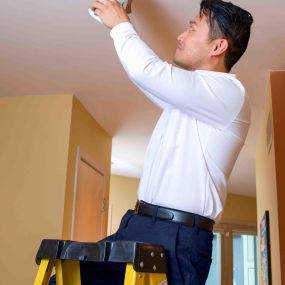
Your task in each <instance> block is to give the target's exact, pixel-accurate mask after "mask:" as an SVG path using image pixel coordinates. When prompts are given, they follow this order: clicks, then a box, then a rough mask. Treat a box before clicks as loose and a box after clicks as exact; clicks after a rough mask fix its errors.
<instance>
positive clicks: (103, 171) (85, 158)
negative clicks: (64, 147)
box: [70, 145, 108, 240]
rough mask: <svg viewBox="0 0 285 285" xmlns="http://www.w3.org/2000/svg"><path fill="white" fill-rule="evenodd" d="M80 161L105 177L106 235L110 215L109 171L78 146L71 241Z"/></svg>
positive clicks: (71, 232)
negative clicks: (107, 196) (108, 205)
mask: <svg viewBox="0 0 285 285" xmlns="http://www.w3.org/2000/svg"><path fill="white" fill-rule="evenodd" d="M80 161H83V162H85V163H86V164H88V165H89V166H90V167H92V168H93V169H94V170H96V171H98V172H99V173H100V174H101V175H102V176H103V201H102V207H104V209H105V215H104V220H103V227H104V232H105V234H106V229H107V215H108V207H107V199H106V193H107V189H106V188H107V183H106V178H107V171H106V169H105V168H104V167H103V165H101V164H100V163H99V162H98V161H96V160H95V159H94V158H93V157H92V156H91V155H90V154H88V153H87V152H86V151H84V150H82V148H81V147H80V145H77V147H76V161H75V175H74V185H73V198H72V200H73V201H72V215H71V228H70V237H71V240H73V239H74V221H75V208H76V196H77V186H78V170H79V163H80Z"/></svg>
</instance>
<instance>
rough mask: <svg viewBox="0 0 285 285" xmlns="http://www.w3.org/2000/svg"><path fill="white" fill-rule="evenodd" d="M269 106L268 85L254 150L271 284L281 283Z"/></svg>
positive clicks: (260, 213) (270, 108) (258, 214)
mask: <svg viewBox="0 0 285 285" xmlns="http://www.w3.org/2000/svg"><path fill="white" fill-rule="evenodd" d="M271 106H272V101H271V88H270V86H269V87H268V92H267V98H266V104H265V109H264V113H263V116H262V119H261V124H260V126H261V127H260V135H259V140H258V144H257V151H256V193H257V220H258V223H260V222H261V220H262V217H263V215H264V211H266V210H269V214H270V237H271V262H272V263H271V264H272V266H271V267H272V284H282V283H281V271H280V247H279V229H278V201H277V187H276V172H275V146H274V142H273V143H272V146H271V150H270V152H268V147H267V120H268V116H269V113H270V112H271V111H272V107H271ZM283 112H284V110H283ZM283 175H284V174H283ZM258 230H259V228H258ZM259 264H260V260H259ZM259 278H260V272H259Z"/></svg>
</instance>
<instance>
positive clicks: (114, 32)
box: [110, 22, 135, 39]
mask: <svg viewBox="0 0 285 285" xmlns="http://www.w3.org/2000/svg"><path fill="white" fill-rule="evenodd" d="M127 31H134V32H135V29H134V27H133V25H132V24H131V23H130V22H123V23H120V24H118V25H116V26H115V27H113V28H112V29H111V31H110V36H111V37H112V38H113V39H115V38H116V37H117V36H119V35H121V34H122V33H124V32H127Z"/></svg>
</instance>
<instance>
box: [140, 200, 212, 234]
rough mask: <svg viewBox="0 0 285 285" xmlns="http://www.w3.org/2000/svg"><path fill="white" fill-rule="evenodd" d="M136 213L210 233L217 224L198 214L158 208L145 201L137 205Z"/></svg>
mask: <svg viewBox="0 0 285 285" xmlns="http://www.w3.org/2000/svg"><path fill="white" fill-rule="evenodd" d="M135 213H136V214H138V215H140V216H150V217H155V218H157V219H161V220H168V221H172V222H176V223H181V224H184V225H186V226H189V227H197V228H200V229H203V230H207V231H209V232H212V231H213V227H214V223H215V222H214V221H213V220H211V219H209V218H206V217H203V216H200V215H197V214H193V213H188V212H184V211H180V210H176V209H170V208H166V207H162V206H156V205H152V204H149V203H146V202H144V201H138V202H137V203H136V207H135Z"/></svg>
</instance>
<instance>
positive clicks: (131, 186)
mask: <svg viewBox="0 0 285 285" xmlns="http://www.w3.org/2000/svg"><path fill="white" fill-rule="evenodd" d="M138 185H139V179H137V178H131V177H124V176H118V175H111V180H110V200H109V201H110V203H109V207H110V214H111V215H110V221H111V225H109V226H110V227H111V233H114V232H115V231H116V230H117V229H118V227H119V224H120V221H121V218H122V216H123V215H124V213H125V212H126V211H127V210H128V209H134V207H135V204H136V201H137V188H138Z"/></svg>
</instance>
